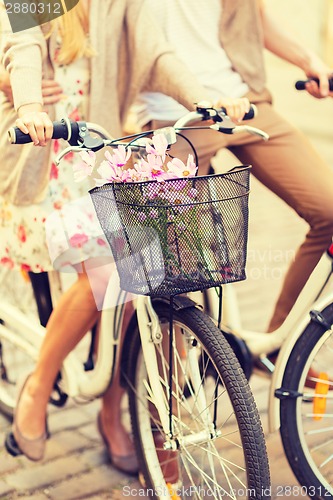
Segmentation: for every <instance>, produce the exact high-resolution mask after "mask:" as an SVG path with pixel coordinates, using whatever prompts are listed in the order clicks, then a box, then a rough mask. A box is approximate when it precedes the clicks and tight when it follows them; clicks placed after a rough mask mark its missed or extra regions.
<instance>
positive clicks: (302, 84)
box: [295, 78, 333, 92]
mask: <svg viewBox="0 0 333 500" xmlns="http://www.w3.org/2000/svg"><path fill="white" fill-rule="evenodd" d="M311 81H314V82H316V83H317V84H318V85H319V78H309V79H308V80H298V81H297V82H296V83H295V88H296V90H305V84H306V83H308V82H311ZM328 83H329V89H330V91H331V92H332V91H333V78H329V80H328Z"/></svg>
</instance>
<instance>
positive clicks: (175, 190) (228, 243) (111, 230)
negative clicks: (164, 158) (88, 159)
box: [90, 167, 250, 296]
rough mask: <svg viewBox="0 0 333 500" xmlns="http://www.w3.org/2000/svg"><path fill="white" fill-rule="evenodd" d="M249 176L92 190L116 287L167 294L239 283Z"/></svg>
mask: <svg viewBox="0 0 333 500" xmlns="http://www.w3.org/2000/svg"><path fill="white" fill-rule="evenodd" d="M249 174H250V167H237V168H235V169H233V170H231V171H229V172H227V173H224V174H217V175H208V176H198V177H193V178H187V179H185V178H181V179H170V180H167V181H164V182H157V181H149V182H136V183H113V184H105V185H103V186H101V187H97V188H94V189H92V190H91V191H90V195H91V197H92V200H93V203H94V206H95V209H96V213H97V217H98V219H99V221H100V224H101V226H102V229H103V232H104V234H105V236H106V238H107V240H108V242H109V244H110V247H111V250H112V253H113V256H114V259H115V262H116V265H117V269H118V273H119V277H120V286H121V288H122V289H124V290H126V291H128V292H132V293H135V294H142V295H151V296H155V295H158V296H163V295H168V296H171V295H176V294H179V293H184V292H188V291H195V290H203V289H205V288H209V287H213V286H217V285H220V284H224V283H230V282H234V281H240V280H243V279H245V262H246V247H247V234H248V195H249Z"/></svg>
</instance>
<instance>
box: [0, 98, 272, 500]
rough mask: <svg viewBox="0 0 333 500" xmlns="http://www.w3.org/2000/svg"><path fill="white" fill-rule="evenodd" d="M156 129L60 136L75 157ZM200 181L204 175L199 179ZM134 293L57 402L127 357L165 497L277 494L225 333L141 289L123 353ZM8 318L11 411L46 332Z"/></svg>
mask: <svg viewBox="0 0 333 500" xmlns="http://www.w3.org/2000/svg"><path fill="white" fill-rule="evenodd" d="M198 112H201V113H206V111H205V109H204V108H203V109H201V110H200V108H198ZM216 117H217V119H218V120H219V121H220V122H223V121H224V122H225V124H226V130H227V131H228V133H230V127H231V125H230V124H229V121H228V120H227V118H226V117H225V115H223V114H222V113H219V114H216ZM219 127H220V125H219ZM212 128H214V125H213V126H212ZM249 130H250V128H249ZM222 131H223V130H222ZM169 132H170V133H171V132H172V131H169ZM258 133H259V132H258ZM91 134H95V135H96V134H97V137H93V136H92V135H91ZM147 135H148V134H147V133H145V134H135V135H133V136H127V137H124V138H121V139H117V140H112V139H109V138H108V134H107V133H106V131H104V130H103V129H102V128H101V127H99V126H98V125H95V124H89V123H84V122H69V121H68V120H63V121H62V122H57V123H55V124H54V134H53V137H54V138H56V137H57V138H63V139H65V140H67V142H69V144H70V146H69V147H68V148H67V149H66V150H65V151H64V152H63V154H65V153H66V152H68V151H74V152H76V151H81V150H84V149H89V150H93V151H98V150H100V149H102V148H104V147H106V146H110V147H117V146H118V145H119V144H121V145H124V144H125V145H128V144H131V146H132V147H133V148H134V149H136V150H137V151H141V150H142V149H143V148H144V147H145V145H146V142H145V141H144V145H142V144H141V143H140V140H141V141H142V139H143V136H147ZM171 135H173V134H172V133H171ZM171 139H172V138H171ZM28 140H29V137H27V136H26V135H24V134H20V133H19V131H18V130H15V129H12V130H11V141H12V142H21V143H22V142H27V141H28ZM172 140H173V139H172ZM172 140H170V142H171V143H172ZM62 156H63V155H60V157H59V161H60V159H61V157H62ZM247 174H248V172H247V169H246V168H241V169H239V171H235V172H232V173H231V174H230V175H231V176H233V177H234V179H235V182H234V184H237V183H238V185H239V186H243V190H245V192H246V191H248V189H247V187H248V186H247V184H246V183H245V185H243V184H244V179H243V177H244V175H245V177H246V176H247ZM196 179H198V182H200V178H199V177H198V178H196ZM196 182H197V181H196ZM95 189H96V188H95ZM94 192H95V193H96V192H97V193H100V192H101V191H100V190H99V189H97V191H95V190H93V191H92V194H93V193H94ZM102 193H103V187H102ZM111 236H112V235H111ZM145 248H149V245H147V246H146V247H145ZM185 274H186V273H185ZM185 274H184V276H185ZM184 276H183V277H184ZM185 277H186V278H188V275H186V276H185ZM201 277H202V273H201ZM229 280H230V281H231V278H230V277H229ZM124 295H126V292H123V291H119V300H118V302H117V305H116V306H115V307H114V308H112V309H108V308H105V309H103V312H102V318H101V329H100V330H101V331H100V336H99V343H98V352H97V356H89V360H90V365H91V366H89V371H85V370H84V367H83V365H82V364H81V363H80V361H79V360H78V359H77V357H76V355H75V353H74V352H72V353H71V354H70V355H69V356H68V358H66V360H65V362H64V364H63V367H62V370H61V379H60V380H59V381H58V383H57V386H58V389H57V390H58V393H59V394H60V398H59V399H58V401H57V404H64V402H65V399H66V396H67V395H68V396H71V397H74V398H80V399H85V400H90V399H92V398H96V397H98V396H100V395H101V394H102V393H103V392H104V391H105V390H106V388H107V386H108V384H109V382H110V380H112V373H113V369H114V363H115V362H118V359H119V362H120V363H121V368H122V377H123V382H124V383H125V384H126V386H127V388H128V393H129V409H130V415H131V423H132V427H133V437H134V442H135V446H136V451H137V455H138V459H139V464H140V469H141V472H142V474H143V476H144V480H145V484H146V486H147V488H148V489H149V491H150V493H152V494H153V496H154V497H155V498H169V499H171V498H174V496H173V495H175V494H176V495H178V497H186V496H187V494H188V491H191V495H192V497H194V498H202V495H206V494H209V495H210V496H212V497H213V498H222V496H223V495H227V496H230V497H231V498H270V495H269V468H268V461H267V454H266V448H265V442H264V436H263V432H262V428H261V423H260V418H259V415H258V412H257V409H256V406H255V402H254V399H253V396H252V394H251V391H250V389H249V386H248V383H247V381H246V378H245V376H244V374H243V372H242V370H241V368H240V366H239V363H238V361H237V358H236V356H235V355H234V353H233V351H232V350H231V348H230V347H229V344H228V342H227V341H226V340H225V338H224V337H223V336H222V335H221V331H220V330H219V329H218V328H217V327H216V326H215V325H214V323H213V322H212V321H211V319H210V318H209V317H208V316H207V314H205V313H204V312H203V311H202V310H201V309H200V308H198V307H197V305H196V303H195V302H194V301H192V300H191V299H189V298H188V297H187V296H183V295H177V296H175V297H173V298H172V299H170V298H169V297H167V296H165V295H164V296H163V295H161V294H160V290H159V292H157V293H156V294H154V293H151V294H150V295H151V297H150V295H142V294H140V295H138V296H137V297H136V298H135V301H134V305H135V314H134V315H133V317H132V320H131V321H130V325H129V327H128V329H127V331H126V332H125V334H124V343H126V346H128V349H126V350H123V351H122V353H121V354H119V349H118V346H119V337H120V332H121V327H122V319H123V304H124V302H125V297H124ZM114 296H115V284H114V282H111V281H110V283H109V286H108V289H107V292H106V296H105V304H109V303H110V297H114ZM0 317H1V320H2V321H1V323H2V324H1V325H0V341H1V351H2V352H1V356H0V361H1V366H2V372H3V377H2V380H1V382H0V385H1V387H0V404H1V408H2V411H6V412H9V413H11V411H12V408H13V406H14V401H15V399H14V397H13V394H11V389H12V388H13V387H14V386H15V383H16V381H17V377H16V375H17V373H16V371H17V370H19V368H20V366H22V360H19V363H17V359H15V355H16V354H17V352H18V351H19V350H20V352H21V355H22V356H26V357H31V358H32V360H33V361H34V359H35V357H36V356H37V351H38V343H39V342H38V341H36V338H38V340H39V341H40V340H41V339H42V337H43V334H44V329H43V328H42V327H41V326H38V327H36V324H27V320H26V318H25V317H24V316H23V317H21V316H20V315H18V314H17V311H16V309H15V308H9V307H7V306H4V305H3V304H2V305H1V310H0ZM110 330H111V331H110ZM36 334H37V335H36ZM110 337H111V338H110ZM7 356H8V357H7ZM10 356H12V358H10ZM158 451H160V452H161V451H162V452H164V455H165V463H163V462H161V461H159V460H158V455H157V452H158ZM170 460H173V461H175V460H176V461H177V469H178V481H177V490H174V489H173V488H174V487H175V485H172V484H170V482H168V481H167V480H166V479H165V477H164V467H165V466H167V464H168V462H170Z"/></svg>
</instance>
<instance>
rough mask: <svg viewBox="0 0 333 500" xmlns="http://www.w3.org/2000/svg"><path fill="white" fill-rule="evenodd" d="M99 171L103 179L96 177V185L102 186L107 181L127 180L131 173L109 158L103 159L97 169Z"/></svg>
mask: <svg viewBox="0 0 333 500" xmlns="http://www.w3.org/2000/svg"><path fill="white" fill-rule="evenodd" d="M97 172H98V173H99V175H100V176H101V178H102V179H95V181H96V185H97V186H101V185H103V184H105V182H126V181H127V180H128V178H129V174H128V173H127V171H126V170H123V169H122V168H121V167H117V166H116V165H114V164H112V163H110V162H109V161H108V160H104V161H102V163H101V164H100V166H99V167H98V169H97Z"/></svg>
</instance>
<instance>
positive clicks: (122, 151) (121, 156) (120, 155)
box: [105, 146, 132, 167]
mask: <svg viewBox="0 0 333 500" xmlns="http://www.w3.org/2000/svg"><path fill="white" fill-rule="evenodd" d="M131 154H132V151H131V148H125V146H118V148H117V149H115V150H114V153H113V154H111V153H110V151H107V152H106V153H105V158H106V159H107V161H108V162H109V163H110V164H111V165H113V166H114V167H123V166H124V165H126V163H127V162H128V160H129V159H130V157H131Z"/></svg>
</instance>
